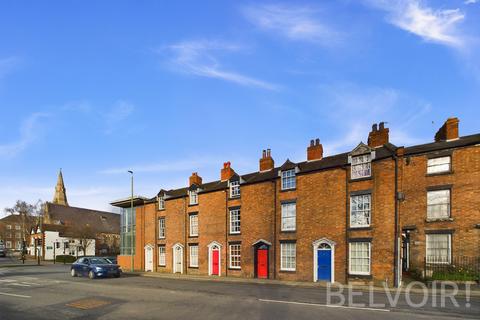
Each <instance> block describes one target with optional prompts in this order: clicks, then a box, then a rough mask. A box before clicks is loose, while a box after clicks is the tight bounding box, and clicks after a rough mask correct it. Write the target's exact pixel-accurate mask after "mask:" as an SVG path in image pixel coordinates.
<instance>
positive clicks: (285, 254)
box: [280, 242, 297, 271]
mask: <svg viewBox="0 0 480 320" xmlns="http://www.w3.org/2000/svg"><path fill="white" fill-rule="evenodd" d="M292 248H293V249H292ZM292 252H293V255H292V254H291V253H292ZM292 261H293V263H292ZM296 269H297V243H296V242H280V270H282V271H295V270H296Z"/></svg>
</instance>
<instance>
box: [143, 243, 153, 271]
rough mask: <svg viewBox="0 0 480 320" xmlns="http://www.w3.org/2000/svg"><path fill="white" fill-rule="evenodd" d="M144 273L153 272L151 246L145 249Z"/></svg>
mask: <svg viewBox="0 0 480 320" xmlns="http://www.w3.org/2000/svg"><path fill="white" fill-rule="evenodd" d="M145 271H146V272H148V271H152V272H153V248H152V247H151V246H147V247H145Z"/></svg>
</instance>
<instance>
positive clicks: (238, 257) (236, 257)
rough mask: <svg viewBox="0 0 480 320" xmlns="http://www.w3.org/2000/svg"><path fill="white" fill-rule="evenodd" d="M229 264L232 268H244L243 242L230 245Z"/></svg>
mask: <svg viewBox="0 0 480 320" xmlns="http://www.w3.org/2000/svg"><path fill="white" fill-rule="evenodd" d="M228 253H229V255H228V265H229V268H230V269H241V268H242V244H241V243H233V244H230V245H229V246H228Z"/></svg>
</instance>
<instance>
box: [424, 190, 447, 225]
mask: <svg viewBox="0 0 480 320" xmlns="http://www.w3.org/2000/svg"><path fill="white" fill-rule="evenodd" d="M445 191H447V192H448V197H447V202H441V203H432V198H433V196H434V195H435V194H440V193H442V192H445ZM451 199H452V190H451V189H439V190H429V191H427V219H428V220H442V219H448V218H450V214H451V210H450V208H451V203H450V202H451ZM438 206H440V208H441V209H442V210H441V212H440V213H441V214H440V215H438V214H436V213H435V214H434V211H433V210H434V208H436V207H438ZM443 206H446V213H444V212H443V208H442V207H443Z"/></svg>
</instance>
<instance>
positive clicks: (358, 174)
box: [350, 153, 372, 180]
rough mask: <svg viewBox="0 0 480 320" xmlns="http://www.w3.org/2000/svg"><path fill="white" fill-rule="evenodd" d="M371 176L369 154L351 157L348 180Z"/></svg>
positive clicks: (370, 156)
mask: <svg viewBox="0 0 480 320" xmlns="http://www.w3.org/2000/svg"><path fill="white" fill-rule="evenodd" d="M371 176H372V155H371V154H370V153H367V154H362V155H359V156H352V163H351V166H350V178H351V179H352V180H354V179H361V178H369V177H371Z"/></svg>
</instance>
